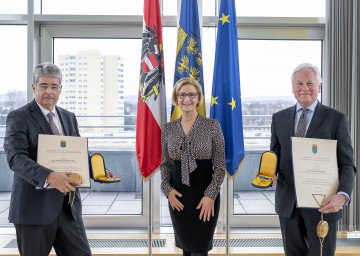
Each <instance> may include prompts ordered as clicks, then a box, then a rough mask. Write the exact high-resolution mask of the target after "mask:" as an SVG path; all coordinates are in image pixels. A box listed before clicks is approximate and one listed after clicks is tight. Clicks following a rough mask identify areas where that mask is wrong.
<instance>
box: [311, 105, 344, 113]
mask: <svg viewBox="0 0 360 256" xmlns="http://www.w3.org/2000/svg"><path fill="white" fill-rule="evenodd" d="M318 107H319V109H321V110H322V111H325V112H327V113H330V114H333V115H346V114H345V113H344V112H342V111H340V110H338V109H336V108H333V107H329V106H326V105H323V104H319V105H318Z"/></svg>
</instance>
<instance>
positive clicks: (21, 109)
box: [9, 103, 31, 115]
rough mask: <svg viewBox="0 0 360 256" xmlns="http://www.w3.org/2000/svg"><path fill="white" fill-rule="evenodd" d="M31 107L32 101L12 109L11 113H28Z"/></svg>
mask: <svg viewBox="0 0 360 256" xmlns="http://www.w3.org/2000/svg"><path fill="white" fill-rule="evenodd" d="M30 109H31V103H27V104H25V105H24V106H21V107H19V108H17V109H14V110H12V111H10V113H9V115H21V114H27V113H28V112H29V111H30Z"/></svg>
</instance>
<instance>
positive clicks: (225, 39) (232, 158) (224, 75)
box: [210, 0, 245, 176]
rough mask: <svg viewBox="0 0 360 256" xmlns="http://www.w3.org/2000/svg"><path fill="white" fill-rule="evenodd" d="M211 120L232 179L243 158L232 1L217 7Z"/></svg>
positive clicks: (238, 74)
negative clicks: (219, 131)
mask: <svg viewBox="0 0 360 256" xmlns="http://www.w3.org/2000/svg"><path fill="white" fill-rule="evenodd" d="M210 117H211V118H214V119H217V120H218V121H219V122H220V125H221V128H222V131H223V133H224V138H225V154H226V169H227V171H228V173H229V175H230V176H233V175H234V174H235V173H236V172H237V170H238V169H239V166H240V164H241V162H242V160H243V159H244V154H245V153H244V134H243V125H242V110H241V96H240V72H239V53H238V40H237V29H236V12H235V2H234V0H221V3H220V12H219V22H218V32H217V40H216V52H215V64H214V78H213V85H212V93H211V108H210Z"/></svg>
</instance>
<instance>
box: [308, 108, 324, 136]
mask: <svg viewBox="0 0 360 256" xmlns="http://www.w3.org/2000/svg"><path fill="white" fill-rule="evenodd" d="M326 115H327V113H326V111H325V110H324V108H323V107H322V105H321V103H320V102H319V103H318V104H317V105H316V108H315V112H314V115H313V117H312V119H311V122H310V125H309V128H308V130H307V132H306V136H305V137H308V138H311V137H312V136H313V135H314V133H315V131H316V130H317V128H318V127H319V125H320V124H321V123H322V121H323V120H324V118H325V117H326Z"/></svg>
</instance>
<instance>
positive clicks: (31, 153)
mask: <svg viewBox="0 0 360 256" xmlns="http://www.w3.org/2000/svg"><path fill="white" fill-rule="evenodd" d="M61 80H62V74H61V70H60V68H59V67H57V66H56V65H54V64H52V63H48V62H47V63H41V64H39V65H37V66H36V67H35V70H34V73H33V84H32V90H33V92H34V100H32V101H31V102H30V103H28V104H27V105H25V106H23V107H21V108H19V109H16V110H14V111H12V112H11V113H10V114H9V115H8V117H7V120H6V134H5V141H4V149H5V153H6V156H7V160H8V163H9V166H10V169H11V170H12V171H13V172H14V183H13V189H12V194H11V201H10V212H9V221H10V222H11V223H14V225H15V229H16V236H17V244H18V248H19V252H20V254H21V255H23V256H48V255H49V253H50V251H51V248H52V247H54V249H55V251H56V254H57V255H58V256H61V255H64V256H65V255H67V256H69V255H82V256H86V255H91V251H90V246H89V244H88V241H87V238H86V233H85V228H84V224H83V221H82V216H81V215H82V210H81V198H80V194H79V191H78V190H77V189H76V186H78V185H80V183H79V182H78V181H76V180H73V179H71V178H69V177H68V176H67V175H66V174H64V173H59V172H54V171H53V170H50V169H48V168H46V167H44V166H41V165H39V164H38V163H37V162H36V161H37V147H38V135H39V134H55V135H66V136H80V134H79V129H78V123H77V120H76V117H75V115H74V113H71V112H69V111H67V110H65V109H62V108H60V107H57V106H56V103H57V101H58V99H59V96H60V94H61V89H62V85H61ZM48 185H50V186H52V187H53V188H55V189H45V188H46V187H47V186H48ZM72 191H74V192H73V193H75V197H74V201H73V202H71V203H70V204H69V203H68V202H69V194H70V193H69V192H72Z"/></svg>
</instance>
